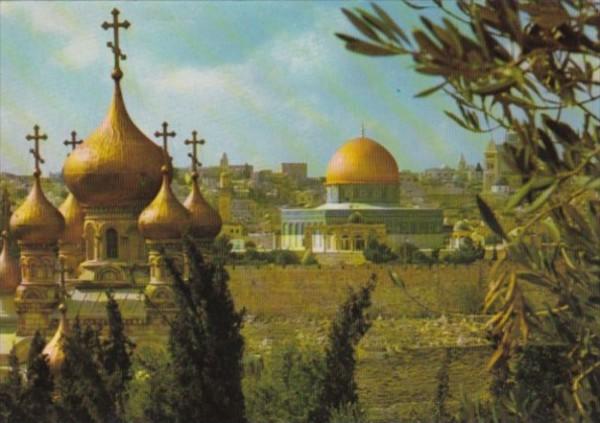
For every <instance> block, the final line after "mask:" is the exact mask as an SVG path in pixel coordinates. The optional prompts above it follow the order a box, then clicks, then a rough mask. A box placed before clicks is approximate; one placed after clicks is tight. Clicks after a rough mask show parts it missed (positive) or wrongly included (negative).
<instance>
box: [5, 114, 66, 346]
mask: <svg viewBox="0 0 600 423" xmlns="http://www.w3.org/2000/svg"><path fill="white" fill-rule="evenodd" d="M33 129H34V133H33V135H27V137H26V139H27V140H28V141H34V142H35V147H34V148H33V149H31V150H30V152H31V153H32V154H33V157H34V159H35V172H34V173H33V186H32V188H31V191H30V192H29V195H28V196H27V198H26V199H25V201H24V202H23V204H21V206H20V207H19V208H18V209H17V210H16V211H15V212H14V214H13V215H12V216H11V218H10V229H11V231H12V233H13V234H14V236H15V237H16V239H17V240H18V243H19V247H20V249H21V261H20V265H21V284H20V285H19V287H18V288H17V291H16V294H15V305H16V309H17V334H18V335H20V336H28V335H31V334H33V333H34V332H35V331H36V330H37V329H40V330H42V331H45V330H46V329H47V328H48V326H49V316H50V313H51V312H52V310H53V309H54V307H55V306H56V295H57V284H56V280H55V268H56V258H57V257H56V249H57V242H58V239H59V237H60V236H61V234H62V232H63V230H64V229H65V220H64V218H63V216H62V215H61V214H60V212H59V211H58V210H57V209H56V208H55V207H54V206H53V205H52V203H50V201H48V199H47V198H46V196H45V195H44V192H43V191H42V187H41V182H40V176H41V170H40V163H43V162H44V161H43V159H42V157H41V155H40V148H39V147H40V145H39V142H40V141H43V140H46V139H47V138H48V137H47V136H46V135H45V134H44V135H42V134H40V131H39V129H40V128H39V126H37V125H35V126H34V127H33Z"/></svg>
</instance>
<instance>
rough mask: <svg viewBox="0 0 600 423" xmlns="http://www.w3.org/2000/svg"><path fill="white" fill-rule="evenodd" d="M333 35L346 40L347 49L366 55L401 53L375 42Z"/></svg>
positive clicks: (398, 50) (344, 35)
mask: <svg viewBox="0 0 600 423" xmlns="http://www.w3.org/2000/svg"><path fill="white" fill-rule="evenodd" d="M335 35H336V37H338V38H340V39H342V40H344V41H345V42H346V48H347V49H348V50H350V51H353V52H355V53H359V54H364V55H366V56H395V55H398V54H401V53H402V51H401V50H400V49H394V48H391V47H381V46H378V45H375V44H371V43H367V42H365V41H361V40H359V39H356V38H354V37H351V36H349V35H346V34H339V33H336V34H335Z"/></svg>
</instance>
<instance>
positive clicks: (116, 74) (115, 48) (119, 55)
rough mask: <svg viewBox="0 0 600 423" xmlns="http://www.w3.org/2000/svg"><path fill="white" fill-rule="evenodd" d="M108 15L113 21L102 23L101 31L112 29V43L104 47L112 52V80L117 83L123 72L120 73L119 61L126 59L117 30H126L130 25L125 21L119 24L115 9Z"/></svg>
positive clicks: (117, 10)
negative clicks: (113, 65) (113, 66)
mask: <svg viewBox="0 0 600 423" xmlns="http://www.w3.org/2000/svg"><path fill="white" fill-rule="evenodd" d="M110 13H112V15H113V21H112V23H109V22H106V21H104V22H103V23H102V29H104V30H107V29H109V28H112V29H113V40H114V41H109V42H107V43H106V46H107V47H108V48H110V49H111V50H112V52H113V55H114V56H115V68H114V69H113V72H112V78H113V79H114V80H115V81H119V80H120V79H121V78H122V77H123V71H121V66H120V61H121V60H126V59H127V56H126V55H125V54H123V52H122V51H121V46H120V44H119V28H123V29H127V28H129V26H130V25H131V24H130V23H129V21H127V20H125V21H123V22H119V13H120V12H119V9H116V8H115V9H113V10H112V12H110Z"/></svg>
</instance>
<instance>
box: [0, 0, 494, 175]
mask: <svg viewBox="0 0 600 423" xmlns="http://www.w3.org/2000/svg"><path fill="white" fill-rule="evenodd" d="M344 5H345V6H346V7H351V6H353V5H360V6H364V7H368V4H367V3H362V2H355V3H350V4H348V3H344ZM115 6H117V7H118V8H119V9H120V10H121V18H123V19H128V20H129V21H130V22H131V23H132V26H131V27H130V28H129V29H128V30H127V31H124V33H123V35H122V38H121V45H122V49H123V50H124V52H125V53H126V54H127V60H126V61H125V62H123V65H122V68H123V70H124V72H125V77H124V79H123V82H122V85H123V91H124V95H125V100H126V103H127V106H128V109H129V112H130V114H131V116H132V117H133V119H134V121H135V122H136V124H137V125H138V126H139V127H140V129H142V131H144V132H145V133H146V134H147V135H148V136H151V135H152V134H153V133H154V131H155V130H157V129H160V125H161V122H163V121H164V120H167V121H168V122H169V123H170V124H171V128H172V129H174V130H175V131H176V132H177V135H178V136H177V138H176V139H175V141H174V142H172V143H171V147H170V151H171V154H172V155H173V156H174V161H175V164H176V166H186V165H187V164H188V163H187V151H186V148H185V146H184V145H183V140H184V139H185V138H187V137H188V136H189V134H190V133H191V131H192V130H193V129H197V130H198V131H199V133H200V134H201V135H202V136H203V137H205V138H206V140H207V144H206V146H205V148H204V149H203V151H202V162H203V163H204V164H206V165H211V164H215V163H217V161H218V159H219V157H220V156H221V154H222V153H223V152H227V154H228V155H229V157H230V160H231V162H233V163H240V162H248V163H252V164H254V165H255V166H256V167H258V168H273V169H278V168H279V164H280V163H281V162H283V161H306V162H308V164H309V173H310V174H311V175H323V174H324V173H325V168H326V165H327V162H328V160H329V158H330V157H331V155H332V154H333V153H334V152H335V150H336V149H337V148H338V147H339V146H340V145H341V144H343V142H344V141H345V140H347V139H349V138H352V137H355V136H358V135H359V134H360V127H361V123H362V122H364V123H365V127H366V133H367V136H370V137H372V138H374V139H376V140H378V141H379V142H380V143H382V144H383V145H385V146H386V147H387V148H388V149H389V150H390V151H391V152H392V153H393V154H394V156H395V157H396V160H397V161H398V164H399V166H400V168H401V169H411V170H419V169H423V168H427V167H432V166H438V165H440V164H448V165H455V164H456V163H457V162H458V158H459V156H460V153H461V152H464V154H465V156H466V158H467V161H468V162H471V163H475V162H476V161H481V156H482V152H483V150H484V148H485V144H486V142H487V141H488V140H489V137H490V135H476V134H472V133H469V132H467V131H465V130H463V129H461V128H459V127H457V126H456V125H455V124H453V123H452V122H450V121H449V120H448V119H447V118H446V117H445V115H444V114H443V109H444V107H446V108H449V107H450V108H451V105H450V103H449V102H448V100H447V99H445V98H444V97H443V95H441V94H437V95H434V96H432V97H429V98H426V99H415V98H413V95H414V94H415V93H417V92H419V91H420V90H422V89H424V88H426V87H428V86H431V85H433V84H435V83H436V80H434V79H427V78H424V77H422V76H419V75H417V74H415V73H414V71H413V70H412V64H411V62H410V60H409V59H408V58H379V59H373V58H367V57H363V56H358V55H355V54H352V53H350V52H348V51H346V50H345V49H344V47H343V43H342V42H341V41H340V40H338V39H337V38H336V37H335V36H334V35H333V33H334V32H336V31H341V32H346V33H355V31H354V30H353V29H352V28H351V27H350V24H349V23H348V22H347V21H346V19H345V18H344V16H343V15H342V13H341V11H340V7H342V3H339V2H333V1H330V2H300V1H294V2H251V1H248V2H220V3H216V2H215V3H212V2H181V1H179V2H130V3H119V2H85V3H84V2H77V3H76V2H70V3H66V2H65V3H61V2H47V3H46V2H19V3H13V2H10V3H8V2H2V3H0V19H1V20H0V31H1V32H0V170H2V171H8V172H15V173H29V172H30V171H31V169H32V166H33V165H32V158H31V156H29V155H28V153H27V151H28V150H29V145H27V144H28V143H27V141H25V139H24V137H25V135H26V134H28V133H30V132H31V128H32V126H33V125H34V124H35V123H38V124H39V125H40V126H41V127H42V130H43V131H44V132H46V133H47V134H48V136H49V140H48V141H47V142H45V143H44V144H43V147H42V148H43V149H42V154H43V156H44V157H45V158H46V164H45V165H44V167H43V169H44V173H46V174H47V173H48V172H50V171H51V172H57V171H59V170H60V169H61V168H62V162H63V160H64V156H65V155H66V153H67V150H66V148H65V147H64V146H63V145H62V141H63V140H64V139H66V138H67V137H68V135H69V133H70V132H71V130H73V129H76V130H77V131H78V133H79V135H80V136H82V137H86V136H88V135H89V134H90V133H91V132H92V131H93V130H94V128H96V127H97V126H98V125H99V124H100V123H101V121H102V120H103V118H104V115H105V113H106V109H107V107H108V104H109V101H110V97H111V95H112V80H111V79H110V71H111V67H112V55H111V52H110V50H109V49H108V48H106V46H105V44H106V41H108V40H110V39H111V37H112V34H111V33H110V32H109V31H104V30H102V29H101V28H100V25H101V23H102V22H103V21H105V20H110V19H111V18H112V17H111V15H110V10H111V9H112V8H113V7H115ZM383 6H384V7H385V9H386V10H388V11H389V12H390V14H391V15H392V16H393V17H395V18H396V19H397V20H398V21H400V22H401V23H402V24H403V25H404V26H409V27H413V26H414V24H415V23H416V22H417V18H418V14H417V12H415V11H414V10H412V9H409V8H408V7H406V6H404V5H403V4H401V3H400V2H386V3H385V4H383ZM495 137H496V138H499V137H500V134H497V135H495ZM152 138H153V137H152ZM153 139H154V138H153Z"/></svg>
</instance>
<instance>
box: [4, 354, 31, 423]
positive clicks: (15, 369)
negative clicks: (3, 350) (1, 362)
mask: <svg viewBox="0 0 600 423" xmlns="http://www.w3.org/2000/svg"><path fill="white" fill-rule="evenodd" d="M8 365H9V368H10V370H9V372H8V375H7V377H6V380H5V381H2V382H1V383H0V422H2V423H4V422H6V423H9V422H22V421H26V416H24V415H23V411H22V409H21V396H22V394H23V393H22V390H23V378H22V377H21V371H20V368H19V360H18V359H17V354H16V352H15V348H14V347H13V348H12V349H11V350H10V354H9V356H8Z"/></svg>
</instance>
